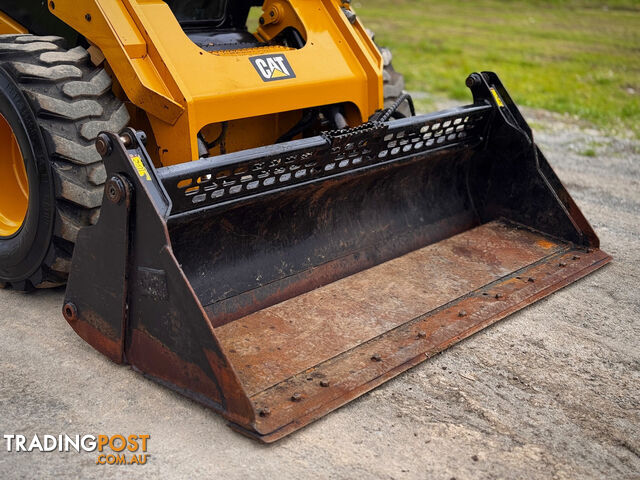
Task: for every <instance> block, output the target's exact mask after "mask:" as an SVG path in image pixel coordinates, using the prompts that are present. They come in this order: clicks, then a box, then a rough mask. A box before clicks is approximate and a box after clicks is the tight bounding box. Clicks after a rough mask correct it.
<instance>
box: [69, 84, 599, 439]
mask: <svg viewBox="0 0 640 480" xmlns="http://www.w3.org/2000/svg"><path fill="white" fill-rule="evenodd" d="M467 85H468V86H469V87H470V88H471V90H472V92H473V95H474V103H473V104H472V105H469V106H466V107H461V108H455V109H452V110H446V111H442V112H437V113H434V114H430V115H423V116H418V117H412V118H407V119H402V120H395V121H391V122H386V123H373V124H365V125H363V126H361V127H358V128H354V129H349V130H342V131H337V132H330V133H327V134H324V135H322V136H318V137H313V138H307V139H303V140H295V141H292V142H288V143H284V144H277V145H272V146H268V147H262V148H257V149H252V150H247V151H243V152H236V153H231V154H227V155H222V156H218V157H214V158H206V159H201V160H199V161H195V162H189V163H184V164H181V165H177V166H171V167H165V168H159V169H156V168H154V167H153V165H152V163H151V161H150V159H149V157H148V154H147V152H146V150H145V148H144V146H143V138H142V137H143V134H142V133H140V132H134V131H133V130H129V131H127V132H125V133H124V134H123V136H122V137H118V136H115V135H110V134H104V135H102V136H101V140H100V142H103V144H101V146H100V150H101V152H102V153H103V154H104V155H105V165H106V168H107V171H108V175H109V178H110V180H109V182H108V184H107V187H106V189H105V200H104V204H103V209H102V213H101V217H100V220H99V222H98V224H97V225H95V226H93V227H89V228H87V229H84V230H82V231H81V232H80V234H79V239H78V243H77V246H76V249H75V252H74V258H73V269H72V273H71V276H70V280H69V283H68V287H67V293H66V298H65V307H64V309H63V313H64V314H65V317H66V318H67V320H68V322H69V323H70V324H71V326H72V327H73V328H74V330H75V331H76V332H77V333H78V334H79V335H80V336H81V337H82V338H84V339H85V340H86V341H87V342H88V343H90V344H91V345H92V346H94V347H95V348H96V349H97V350H99V351H100V352H102V353H103V354H105V355H107V356H108V357H109V358H111V359H112V360H113V361H115V362H118V363H129V364H131V365H132V366H133V367H134V368H135V369H137V370H139V371H141V372H142V373H144V374H145V375H147V376H149V377H151V378H153V379H155V380H157V381H158V382H160V383H162V384H164V385H167V386H169V387H171V388H173V389H175V390H177V391H179V392H181V393H183V394H185V395H187V396H189V397H190V398H192V399H195V400H197V401H199V402H201V403H203V404H205V405H207V406H209V407H211V408H213V409H214V410H217V411H218V412H220V413H221V414H223V415H224V416H225V417H226V418H228V419H229V420H230V421H231V425H232V426H233V427H234V428H236V429H237V430H239V431H241V432H242V433H245V434H247V435H250V436H253V437H255V438H258V439H260V440H262V441H265V442H271V441H274V440H277V439H279V438H281V437H283V436H285V435H287V434H288V433H291V432H293V431H294V430H296V429H298V428H300V427H302V426H304V425H306V424H308V423H309V422H311V421H313V420H315V419H317V418H319V417H321V416H323V415H325V414H326V413H328V412H329V411H331V410H333V409H335V408H337V407H339V406H341V405H343V404H345V403H347V402H349V401H350V400H352V399H354V398H356V397H358V396H360V395H362V394H363V393H365V392H367V391H369V390H371V389H372V388H374V387H376V386H377V385H380V384H381V383H383V382H385V381H386V380H388V379H390V378H392V377H394V376H396V375H398V374H399V373H401V372H403V371H404V370H407V369H408V368H410V367H412V366H414V365H416V364H418V363H420V362H422V361H424V360H425V359H427V358H428V357H430V356H432V355H434V354H436V353H438V352H440V351H442V350H443V349H445V348H447V347H448V346H450V345H452V344H454V343H456V342H458V341H460V340H462V339H464V338H466V337H468V336H470V335H472V334H473V333H475V332H477V331H478V330H480V329H482V328H484V327H486V326H488V325H490V324H492V323H494V322H496V321H497V320H500V319H501V318H504V317H505V316H507V315H509V314H510V313H513V312H515V311H517V310H519V309H521V308H523V307H524V306H526V305H529V304H530V303H532V302H534V301H536V300H539V299H540V298H542V297H544V296H546V295H549V294H550V293H552V292H554V291H555V290H558V289H559V288H562V287H563V286H565V285H567V284H569V283H572V282H573V281H575V280H577V279H578V278H580V277H582V276H584V275H586V274H588V273H589V272H591V271H593V270H595V269H597V268H599V267H601V266H603V265H604V264H606V263H607V262H608V261H609V260H610V257H609V256H608V255H607V254H605V253H604V252H602V251H600V250H599V249H598V246H599V245H598V239H597V237H596V235H595V234H594V232H593V230H592V229H591V227H590V226H589V224H588V223H587V221H586V220H585V219H584V217H583V216H582V214H581V213H580V211H579V210H578V208H577V206H576V205H575V204H574V202H573V201H572V199H571V198H570V196H569V194H568V193H567V191H566V190H565V189H564V187H563V186H562V184H561V183H560V181H559V180H558V178H557V177H556V176H555V174H554V173H553V171H552V170H551V168H550V166H549V165H548V163H547V162H546V160H545V159H544V156H543V155H542V153H541V152H540V151H539V149H538V148H537V147H536V145H535V144H534V142H533V140H532V135H531V131H530V129H529V128H528V126H527V124H526V123H525V121H524V119H523V118H522V116H521V115H520V113H519V112H518V110H517V108H516V106H515V105H514V104H513V102H512V101H511V99H510V97H509V95H508V94H507V92H506V91H505V89H504V88H503V86H502V84H501V83H500V81H499V80H498V78H497V76H495V74H492V73H487V72H485V73H483V74H473V75H472V76H471V77H469V79H468V81H467ZM123 140H125V142H123ZM88 264H91V265H92V268H91V270H90V271H89V270H88V269H85V268H84V266H86V265H88ZM96 271H97V272H98V275H96V274H95V272H96Z"/></svg>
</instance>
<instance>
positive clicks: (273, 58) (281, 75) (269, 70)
mask: <svg viewBox="0 0 640 480" xmlns="http://www.w3.org/2000/svg"><path fill="white" fill-rule="evenodd" d="M249 60H250V61H251V64H252V65H253V67H254V68H255V69H256V71H257V72H258V73H259V74H260V78H262V80H263V81H265V82H273V81H275V80H287V79H289V78H296V74H295V73H293V69H292V68H291V65H290V64H289V61H288V60H287V57H285V56H284V55H283V54H279V55H260V56H258V57H251V58H249Z"/></svg>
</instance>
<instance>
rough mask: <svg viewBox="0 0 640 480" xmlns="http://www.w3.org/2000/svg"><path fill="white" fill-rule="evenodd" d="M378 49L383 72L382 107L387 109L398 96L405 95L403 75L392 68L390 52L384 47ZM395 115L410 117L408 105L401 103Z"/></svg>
mask: <svg viewBox="0 0 640 480" xmlns="http://www.w3.org/2000/svg"><path fill="white" fill-rule="evenodd" d="M378 49H379V50H380V53H381V54H382V58H383V59H384V70H383V71H382V80H383V88H384V107H385V108H389V107H390V106H392V105H393V104H394V103H395V102H396V100H398V98H399V97H400V95H402V94H403V93H405V89H404V87H405V83H404V75H402V74H401V73H398V72H397V71H396V70H395V69H394V68H393V64H392V63H391V60H392V55H391V51H390V50H389V49H388V48H385V47H378ZM397 113H399V114H401V116H403V117H410V116H411V108H410V107H409V104H408V103H407V102H404V103H402V104H401V105H400V106H399V107H398V110H397Z"/></svg>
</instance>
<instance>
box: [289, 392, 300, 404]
mask: <svg viewBox="0 0 640 480" xmlns="http://www.w3.org/2000/svg"><path fill="white" fill-rule="evenodd" d="M300 400H302V394H301V393H297V392H296V393H294V394H293V395H291V401H292V402H299V401H300Z"/></svg>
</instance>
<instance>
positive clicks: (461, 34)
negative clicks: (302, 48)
mask: <svg viewBox="0 0 640 480" xmlns="http://www.w3.org/2000/svg"><path fill="white" fill-rule="evenodd" d="M353 5H354V7H355V8H356V11H357V13H358V14H359V16H360V17H361V18H362V19H363V21H364V23H365V25H366V26H367V28H370V29H372V30H373V31H375V32H376V41H377V43H378V44H380V45H385V46H387V47H389V48H391V50H392V51H393V54H394V60H393V63H394V67H395V68H396V69H397V70H399V71H401V72H402V73H404V75H405V77H406V80H407V89H408V90H410V91H421V92H429V93H431V94H434V95H436V96H446V97H450V98H454V99H461V100H464V99H469V98H470V96H469V92H468V90H467V89H466V87H465V86H464V80H465V78H466V76H467V75H468V74H469V73H471V72H473V71H480V70H492V71H495V72H496V73H498V75H500V78H501V79H502V81H503V83H504V84H505V86H506V87H507V89H508V90H509V92H510V93H511V96H512V97H513V98H514V100H515V101H516V102H517V103H518V104H521V105H527V106H531V107H538V108H544V109H547V110H551V111H555V112H566V113H569V114H573V115H577V116H579V117H581V118H583V119H585V120H588V121H590V122H592V123H594V124H595V125H598V126H600V127H603V128H605V129H606V130H609V131H621V130H626V131H630V132H631V133H632V135H633V136H636V137H639V138H640V1H639V0H610V1H602V2H597V1H594V0H565V1H561V0H555V1H554V0H532V1H528V2H524V1H514V0H511V1H510V0H435V1H434V0H391V1H390V0H359V1H358V0H354V2H353ZM418 106H419V108H420V109H422V110H425V109H429V108H431V105H429V101H428V100H420V101H419V102H418Z"/></svg>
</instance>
